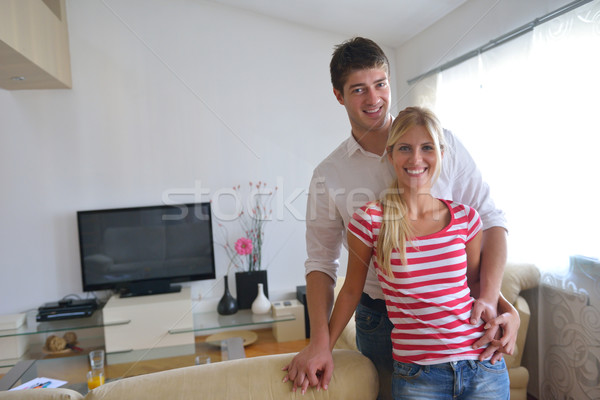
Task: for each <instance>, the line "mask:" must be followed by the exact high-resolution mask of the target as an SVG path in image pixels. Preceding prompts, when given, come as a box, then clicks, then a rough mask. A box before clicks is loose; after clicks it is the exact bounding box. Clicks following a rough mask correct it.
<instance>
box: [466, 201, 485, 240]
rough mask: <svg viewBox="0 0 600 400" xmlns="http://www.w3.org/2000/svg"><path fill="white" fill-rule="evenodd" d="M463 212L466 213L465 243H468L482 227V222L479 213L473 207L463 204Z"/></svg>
mask: <svg viewBox="0 0 600 400" xmlns="http://www.w3.org/2000/svg"><path fill="white" fill-rule="evenodd" d="M464 207H465V212H466V213H467V220H468V221H469V222H468V225H467V240H466V243H469V242H470V241H471V239H473V238H474V237H475V236H476V235H477V233H479V231H481V229H482V228H483V223H482V222H481V218H480V217H479V213H478V212H477V210H475V209H474V208H473V207H469V206H464Z"/></svg>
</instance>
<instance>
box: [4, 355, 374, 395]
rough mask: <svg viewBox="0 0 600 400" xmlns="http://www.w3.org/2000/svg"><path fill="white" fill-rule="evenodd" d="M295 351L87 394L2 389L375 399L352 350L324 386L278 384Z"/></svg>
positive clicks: (366, 363) (367, 369)
mask: <svg viewBox="0 0 600 400" xmlns="http://www.w3.org/2000/svg"><path fill="white" fill-rule="evenodd" d="M293 356H294V354H280V355H271V356H262V357H254V358H243V359H239V360H232V361H224V362H218V363H213V364H206V365H198V366H193V367H185V368H179V369H173V370H169V371H163V372H156V373H153V374H147V375H140V376H135V377H131V378H126V379H122V380H118V381H113V382H110V383H107V384H104V385H102V386H100V387H98V388H96V389H94V390H92V391H90V392H89V393H88V394H87V395H86V396H85V397H84V396H82V395H80V394H79V393H77V392H75V391H72V390H69V389H60V388H59V389H30V390H20V391H13V392H0V399H1V400H9V399H10V400H21V399H22V400H25V399H27V400H29V399H32V400H35V399H43V400H53V399H57V400H58V399H64V400H67V399H73V400H75V399H85V400H123V399H144V400H165V399H177V400H199V399H202V400H211V399H214V400H230V399H236V400H237V399H240V400H241V399H252V400H281V399H303V400H304V399H306V400H319V399H322V400H325V399H348V400H351V399H356V400H371V399H375V398H376V397H377V388H378V386H379V383H378V379H377V371H376V370H375V367H374V366H373V364H372V363H371V361H370V360H369V359H368V358H366V357H364V356H363V355H362V354H360V353H358V352H356V351H353V350H335V351H334V355H333V359H334V363H335V371H334V373H333V378H332V380H331V383H330V384H329V388H328V390H326V391H324V390H321V391H316V390H309V391H307V392H306V394H305V395H301V394H300V391H297V392H296V393H293V392H292V391H291V383H282V380H283V377H284V375H285V373H284V372H283V371H282V370H281V369H282V368H283V367H284V366H285V365H287V364H288V363H289V362H290V361H291V359H292V357H293Z"/></svg>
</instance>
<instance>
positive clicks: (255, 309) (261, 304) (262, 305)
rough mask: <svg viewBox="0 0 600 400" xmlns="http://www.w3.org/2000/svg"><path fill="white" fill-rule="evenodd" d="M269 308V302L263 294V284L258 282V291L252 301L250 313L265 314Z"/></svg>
mask: <svg viewBox="0 0 600 400" xmlns="http://www.w3.org/2000/svg"><path fill="white" fill-rule="evenodd" d="M270 310H271V302H270V301H269V299H268V298H267V296H265V292H264V289H263V284H262V283H259V284H258V291H257V295H256V299H254V301H253V302H252V313H254V314H266V313H268V312H269V311H270Z"/></svg>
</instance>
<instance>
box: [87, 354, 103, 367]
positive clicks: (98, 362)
mask: <svg viewBox="0 0 600 400" xmlns="http://www.w3.org/2000/svg"><path fill="white" fill-rule="evenodd" d="M90 366H91V367H92V371H93V370H103V369H104V350H93V351H90Z"/></svg>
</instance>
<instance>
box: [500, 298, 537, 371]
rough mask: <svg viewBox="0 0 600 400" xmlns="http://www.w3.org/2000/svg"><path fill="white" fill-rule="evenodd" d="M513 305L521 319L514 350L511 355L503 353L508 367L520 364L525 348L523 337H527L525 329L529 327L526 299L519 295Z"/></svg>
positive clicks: (528, 311) (529, 315) (529, 313)
mask: <svg viewBox="0 0 600 400" xmlns="http://www.w3.org/2000/svg"><path fill="white" fill-rule="evenodd" d="M514 307H515V308H516V309H517V312H518V313H519V318H520V319H521V325H519V330H518V331H517V342H516V345H515V351H514V352H513V354H512V355H507V354H505V355H504V360H505V362H506V366H507V367H508V368H514V367H518V366H520V365H521V359H522V358H523V350H524V349H525V338H526V337H527V329H528V328H529V320H530V318H531V311H530V310H529V305H528V304H527V301H525V299H524V298H523V297H521V296H519V297H517V300H516V301H515V303H514Z"/></svg>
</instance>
